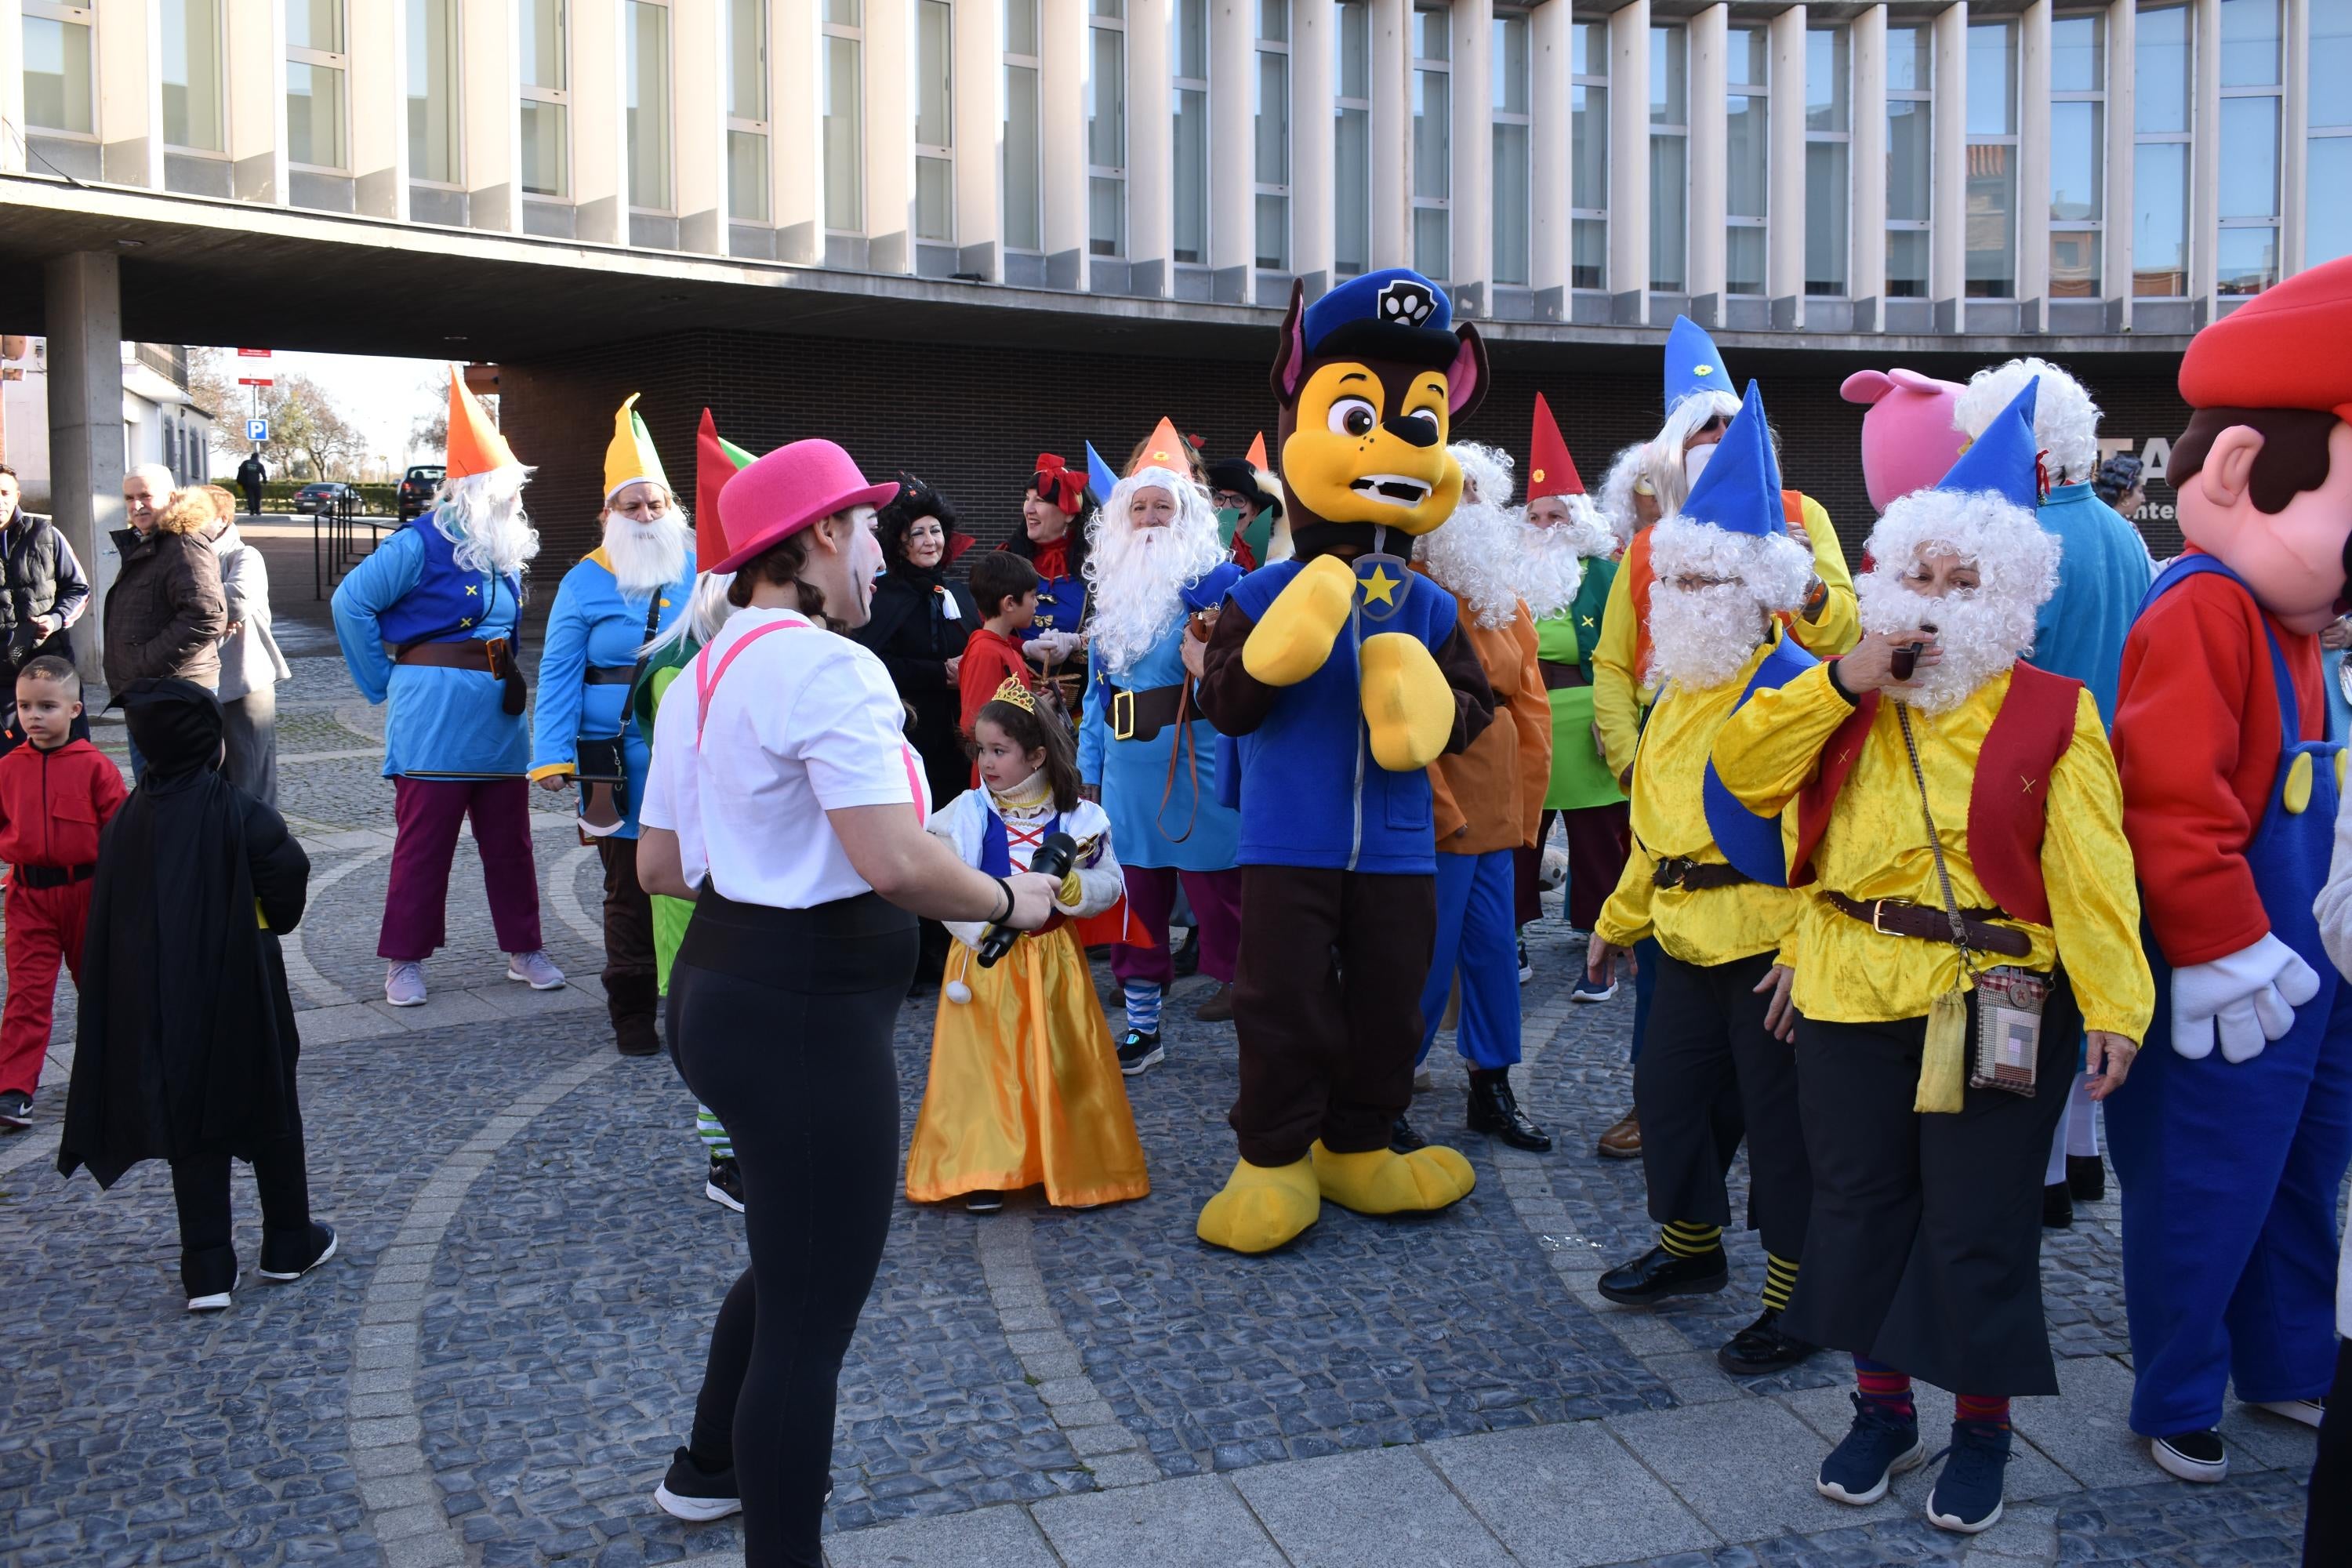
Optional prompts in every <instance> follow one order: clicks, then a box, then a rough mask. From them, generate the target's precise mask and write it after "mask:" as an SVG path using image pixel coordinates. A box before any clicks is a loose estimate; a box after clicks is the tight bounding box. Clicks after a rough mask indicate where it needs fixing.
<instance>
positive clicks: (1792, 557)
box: [1650, 512, 1813, 611]
mask: <svg viewBox="0 0 2352 1568" xmlns="http://www.w3.org/2000/svg"><path fill="white" fill-rule="evenodd" d="M1650 565H1651V567H1652V569H1653V571H1654V574H1655V575H1657V576H1659V577H1661V578H1664V577H1674V576H1677V575H1680V574H1683V573H1685V572H1687V573H1690V574H1694V575H1696V576H1702V577H1720V578H1727V579H1730V580H1733V581H1736V582H1738V583H1740V584H1743V585H1745V586H1746V588H1747V589H1748V593H1749V594H1751V595H1754V596H1755V599H1756V602H1757V604H1758V605H1760V606H1762V607H1763V608H1765V609H1767V610H1776V611H1777V610H1793V609H1795V608H1796V607H1797V606H1798V605H1801V604H1803V603H1804V602H1805V589H1806V588H1807V587H1808V586H1809V585H1811V583H1812V580H1813V558H1812V556H1811V554H1809V553H1808V552H1806V550H1805V547H1804V546H1803V545H1801V544H1799V543H1798V542H1796V541H1795V540H1793V539H1791V538H1790V537H1789V536H1788V535H1787V534H1785V533H1734V532H1733V531H1731V530H1729V529H1727V528H1717V527H1716V526H1715V524H1713V523H1711V522H1699V521H1694V520H1693V519H1690V518H1687V517H1685V516H1683V515H1682V514H1680V513H1679V512H1677V513H1675V515H1674V516H1672V517H1663V518H1660V519H1659V520H1658V526H1657V527H1655V528H1654V529H1652V530H1651V531H1650Z"/></svg>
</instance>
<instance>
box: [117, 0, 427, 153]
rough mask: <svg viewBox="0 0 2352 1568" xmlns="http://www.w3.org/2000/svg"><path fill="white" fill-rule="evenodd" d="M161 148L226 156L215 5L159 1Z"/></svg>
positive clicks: (197, 0) (212, 0) (211, 1)
mask: <svg viewBox="0 0 2352 1568" xmlns="http://www.w3.org/2000/svg"><path fill="white" fill-rule="evenodd" d="M412 9H413V7H412ZM220 81H221V78H220V5H219V0H163V143H164V145H166V146H168V147H193V148H195V149H197V150H199V151H202V152H206V153H220V152H226V150H227V149H226V146H225V145H224V144H223V143H222V141H221V112H220V102H221V100H220V93H221V87H220ZM411 90H412V91H413V90H415V88H414V84H412V85H411Z"/></svg>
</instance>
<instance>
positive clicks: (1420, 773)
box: [1198, 268, 1494, 1252]
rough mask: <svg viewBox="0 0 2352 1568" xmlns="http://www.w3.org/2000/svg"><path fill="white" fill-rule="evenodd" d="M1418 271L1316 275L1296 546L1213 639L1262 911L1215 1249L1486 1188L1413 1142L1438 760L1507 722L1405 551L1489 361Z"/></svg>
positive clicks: (1211, 1236) (1293, 514)
mask: <svg viewBox="0 0 2352 1568" xmlns="http://www.w3.org/2000/svg"><path fill="white" fill-rule="evenodd" d="M1451 314H1452V308H1451V306H1450V305H1449V303H1448V302H1447V300H1446V298H1445V295H1444V291H1443V290H1441V289H1439V288H1438V287H1437V286H1436V285H1435V284H1433V283H1432V282H1430V281H1429V280H1428V279H1425V278H1423V277H1421V276H1420V275H1419V274H1417V273H1414V272H1411V271H1408V270H1405V269H1403V268H1393V269H1391V270H1387V271H1381V272H1372V273H1367V274H1366V275H1364V276H1363V277H1360V278H1356V279H1349V281H1348V282H1346V283H1343V284H1341V285H1340V286H1339V288H1337V289H1332V290H1331V291H1330V292H1329V293H1328V294H1325V295H1324V296H1323V297H1322V298H1321V299H1319V300H1316V301H1315V303H1314V304H1313V305H1311V306H1309V305H1308V304H1307V302H1306V297H1305V293H1304V290H1303V289H1297V288H1296V287H1294V289H1293V290H1292V294H1291V303H1290V311H1289V315H1288V317H1287V318H1286V321H1285V322H1284V325H1283V329H1282V335H1281V340H1280V346H1279V348H1278V349H1277V350H1276V359H1275V365H1274V372H1273V377H1272V379H1273V384H1274V391H1275V395H1276V398H1277V399H1278V400H1279V402H1280V403H1281V405H1282V417H1281V425H1280V432H1281V442H1282V449H1283V474H1284V483H1285V488H1286V490H1287V491H1288V510H1289V514H1290V521H1291V530H1292V537H1293V540H1294V542H1295V543H1296V546H1297V554H1296V555H1294V556H1293V557H1292V558H1291V559H1290V560H1288V561H1285V562H1282V563H1278V564H1276V565H1272V566H1266V567H1263V568H1261V569H1259V570H1258V571H1256V572H1253V573H1252V574H1249V575H1248V576H1247V577H1245V578H1244V579H1243V580H1242V581H1241V583H1240V584H1238V585H1237V586H1236V587H1235V588H1234V590H1233V593H1232V594H1231V595H1229V596H1228V597H1227V599H1226V601H1225V605H1224V609H1223V612H1222V613H1221V614H1220V615H1219V616H1218V618H1217V625H1216V629H1215V630H1214V631H1213V633H1211V634H1210V637H1209V643H1208V647H1207V649H1206V673H1205V675H1204V677H1203V678H1202V682H1201V705H1202V710H1203V711H1205V712H1206V713H1207V714H1208V715H1209V718H1210V720H1211V721H1212V722H1213V723H1214V724H1215V725H1216V726H1217V728H1218V729H1219V730H1221V731H1224V732H1225V733H1227V734H1231V735H1234V736H1237V737H1239V747H1238V750H1239V752H1240V757H1241V812H1242V828H1241V843H1240V850H1239V857H1238V858H1239V862H1240V865H1241V867H1242V922H1243V927H1244V930H1245V931H1248V933H1249V940H1248V941H1247V942H1245V943H1244V945H1243V948H1242V953H1241V960H1240V963H1239V965H1238V968H1237V971H1236V973H1235V977H1234V1015H1235V1019H1236V1022H1237V1024H1238V1026H1239V1030H1240V1036H1241V1093H1240V1096H1239V1098H1238V1099H1237V1100H1235V1101H1234V1110H1233V1116H1232V1121H1233V1126H1234V1132H1235V1133H1236V1134H1237V1135H1238V1137H1239V1142H1240V1145H1241V1161H1240V1163H1239V1164H1237V1165H1236V1166H1235V1168H1234V1174H1233V1176H1232V1178H1231V1179H1230V1180H1229V1181H1228V1182H1227V1184H1226V1186H1225V1189H1224V1190H1223V1192H1221V1193H1220V1194H1217V1196H1216V1197H1214V1198H1213V1199H1211V1200H1210V1202H1209V1205H1208V1206H1207V1207H1206V1208H1205V1209H1203V1210H1202V1215H1201V1219H1200V1223H1199V1226H1198V1228H1199V1232H1200V1235H1201V1237H1202V1239H1203V1240H1205V1241H1209V1242H1211V1243H1213V1244H1215V1245H1217V1246H1221V1247H1231V1248H1233V1249H1234V1250H1235V1251H1241V1252H1264V1251H1267V1250H1270V1249H1272V1248H1273V1247H1279V1246H1281V1245H1282V1244H1283V1243H1284V1242H1286V1241H1288V1240H1290V1239H1291V1238H1292V1237H1296V1236H1297V1235H1298V1234H1299V1233H1300V1232H1301V1231H1303V1230H1305V1229H1306V1228H1307V1226H1310V1225H1312V1224H1313V1223H1314V1222H1315V1219H1316V1216H1317V1214H1318V1212H1319V1208H1320V1202H1321V1199H1322V1198H1324V1197H1327V1196H1328V1197H1329V1198H1331V1199H1332V1200H1333V1201H1334V1202H1337V1203H1339V1204H1341V1205H1344V1206H1346V1207H1349V1208H1352V1209H1355V1210H1357V1211H1358V1212H1360V1213H1367V1214H1387V1213H1396V1212H1400V1211H1406V1210H1430V1209H1438V1208H1444V1207H1445V1206H1446V1205H1449V1204H1452V1203H1454V1202H1455V1201H1456V1200H1458V1199H1460V1198H1461V1197H1463V1196H1464V1195H1465V1194H1467V1193H1468V1192H1469V1191H1470V1188H1471V1186H1472V1185H1473V1184H1474V1181H1475V1178H1474V1177H1473V1175H1472V1173H1471V1170H1470V1164H1469V1162H1468V1161H1466V1160H1465V1159H1463V1158H1462V1156H1461V1155H1460V1154H1458V1153H1456V1152H1454V1151H1453V1150H1450V1149H1439V1148H1428V1149H1422V1150H1418V1151H1415V1152H1412V1153H1410V1154H1404V1155H1398V1154H1394V1153H1391V1152H1390V1151H1389V1148H1388V1143H1389V1137H1390V1133H1391V1126H1392V1124H1393V1122H1394V1121H1395V1120H1396V1118H1397V1116H1398V1115H1399V1114H1400V1113H1402V1111H1403V1110H1404V1109H1405V1107H1406V1105H1407V1104H1408V1103H1409V1102H1410V1101H1411V1100H1412V1061H1413V1055H1414V1052H1415V1050H1416V1049H1417V1048H1418V1047H1419V1044H1420V1040H1421V1005H1420V1002H1421V989H1422V984H1423V980H1424V979H1425V978H1426V976H1427V973H1428V967H1429V953H1430V949H1431V944H1432V942H1433V937H1434V935H1435V926H1436V912H1437V910H1436V897H1435V889H1434V885H1433V880H1434V875H1435V871H1436V850H1435V845H1434V837H1433V827H1432V818H1431V792H1430V787H1429V775H1428V773H1426V771H1425V770H1426V769H1427V768H1428V766H1429V764H1430V763H1433V762H1435V761H1436V760H1437V758H1438V757H1439V755H1441V754H1443V753H1445V752H1460V751H1462V750H1464V749H1465V748H1466V747H1467V746H1468V745H1469V744H1470V742H1472V741H1474V740H1475V739H1476V738H1477V736H1478V734H1479V732H1480V731H1483V730H1485V728H1486V725H1487V724H1488V723H1489V722H1491V721H1492V720H1493V717H1494V698H1493V696H1492V695H1491V693H1489V691H1488V690H1487V687H1486V674H1485V671H1484V670H1483V669H1482V668H1480V666H1479V663H1478V656H1477V654H1476V652H1475V650H1474V649H1473V648H1472V647H1470V645H1469V641H1468V639H1467V638H1466V637H1464V636H1463V635H1462V632H1461V628H1460V626H1458V625H1457V624H1456V623H1457V620H1458V616H1457V612H1456V608H1455V605H1454V598H1453V595H1449V594H1447V593H1446V592H1445V591H1444V589H1442V588H1440V587H1438V586H1437V585H1436V584H1433V583H1432V582H1429V581H1428V580H1427V579H1425V578H1422V577H1419V576H1416V575H1415V574H1413V573H1412V572H1411V571H1410V570H1409V569H1408V567H1407V566H1406V564H1405V563H1404V561H1403V560H1402V558H1401V557H1400V556H1398V555H1396V554H1393V553H1391V541H1393V542H1395V543H1397V544H1402V543H1403V542H1404V541H1405V540H1406V539H1408V538H1410V537H1411V536H1412V535H1413V534H1418V533H1425V532H1427V531H1429V530H1430V529H1432V528H1434V527H1436V526H1437V525H1438V524H1440V523H1442V522H1444V521H1445V518H1446V516H1447V514H1448V513H1450V512H1451V511H1452V510H1453V509H1454V502H1455V501H1456V500H1459V499H1460V496H1461V493H1462V470H1461V468H1460V467H1459V465H1457V464H1456V463H1455V462H1454V458H1453V457H1452V455H1451V454H1450V453H1448V452H1447V451H1446V449H1445V432H1446V426H1447V423H1448V421H1449V420H1450V419H1452V418H1454V417H1456V416H1462V415H1465V414H1467V413H1468V412H1470V411H1471V410H1472V409H1473V408H1475V406H1476V405H1477V402H1478V400H1479V398H1480V396H1481V395H1483V394H1484V392H1485V390H1486V350H1485V347H1484V345H1483V344H1482V343H1481V342H1480V341H1479V338H1478V335H1477V332H1476V331H1475V329H1473V328H1471V327H1470V326H1468V325H1466V324H1465V325H1464V326H1462V327H1460V328H1459V329H1457V330H1455V331H1448V330H1447V328H1448V326H1449V324H1450V322H1451Z"/></svg>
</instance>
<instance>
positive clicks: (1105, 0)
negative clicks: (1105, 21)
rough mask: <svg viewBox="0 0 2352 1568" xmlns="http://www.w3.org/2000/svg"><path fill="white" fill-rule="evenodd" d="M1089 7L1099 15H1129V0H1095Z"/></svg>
mask: <svg viewBox="0 0 2352 1568" xmlns="http://www.w3.org/2000/svg"><path fill="white" fill-rule="evenodd" d="M1087 11H1088V12H1089V13H1090V14H1091V15H1094V16H1110V17H1118V18H1124V17H1125V16H1127V0H1094V3H1093V4H1092V5H1088V6H1087Z"/></svg>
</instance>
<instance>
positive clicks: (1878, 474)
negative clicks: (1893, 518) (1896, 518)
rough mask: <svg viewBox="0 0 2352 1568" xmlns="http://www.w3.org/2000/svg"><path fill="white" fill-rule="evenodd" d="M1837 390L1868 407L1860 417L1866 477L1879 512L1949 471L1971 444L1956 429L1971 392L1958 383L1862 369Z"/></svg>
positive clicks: (1909, 373)
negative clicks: (1956, 419) (1957, 416)
mask: <svg viewBox="0 0 2352 1568" xmlns="http://www.w3.org/2000/svg"><path fill="white" fill-rule="evenodd" d="M1838 390H1839V392H1840V393H1841V394H1843V396H1844V398H1845V400H1846V401H1847V402H1848V403H1864V404H1868V405H1870V412H1869V413H1867V414H1865V415H1864V416H1862V477H1863V481H1864V483H1865V484H1867V485H1868V486H1869V487H1870V504H1871V506H1872V507H1873V508H1874V509H1875V510H1879V511H1885V510H1886V509H1887V507H1888V505H1889V504H1890V503H1892V502H1893V501H1894V500H1895V497H1897V496H1907V495H1909V494H1910V493H1911V492H1912V491H1913V490H1924V489H1927V487H1928V486H1929V485H1932V484H1934V483H1935V482H1936V481H1937V479H1942V478H1943V477H1944V476H1945V475H1946V474H1948V473H1949V472H1950V471H1951V468H1952V465H1953V464H1954V463H1956V462H1958V460H1959V457H1960V452H1961V449H1962V448H1963V447H1967V445H1968V444H1969V438H1968V437H1966V436H1963V435H1961V434H1960V433H1959V432H1958V430H1955V429H1954V428H1952V415H1953V412H1954V410H1955V409H1956V408H1957V407H1958V404H1959V397H1960V394H1961V393H1962V392H1964V391H1966V390H1967V388H1965V387H1963V386H1961V385H1960V384H1958V382H1951V381H1937V379H1936V378H1935V377H1934V376H1932V375H1921V374H1919V373H1918V372H1917V371H1916V370H1858V371H1855V372H1854V373H1853V374H1852V375H1850V376H1847V377H1846V378H1845V384H1844V385H1843V386H1842V387H1840V388H1839V389H1838Z"/></svg>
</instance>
